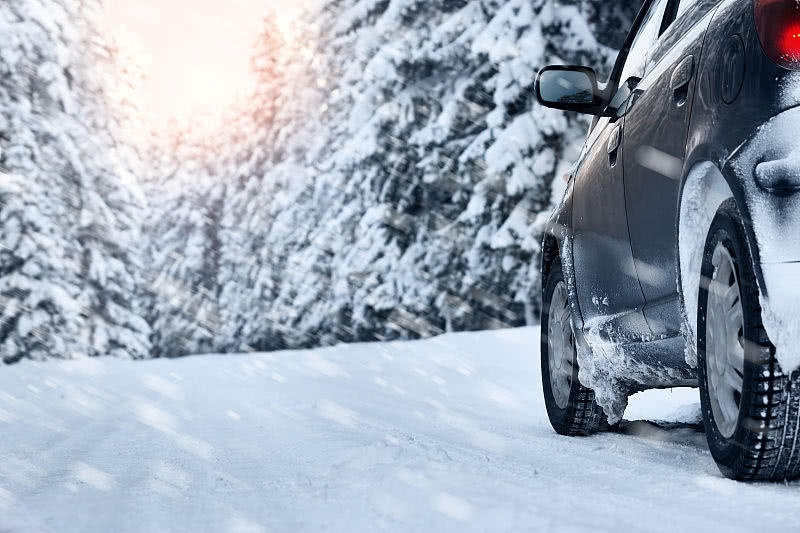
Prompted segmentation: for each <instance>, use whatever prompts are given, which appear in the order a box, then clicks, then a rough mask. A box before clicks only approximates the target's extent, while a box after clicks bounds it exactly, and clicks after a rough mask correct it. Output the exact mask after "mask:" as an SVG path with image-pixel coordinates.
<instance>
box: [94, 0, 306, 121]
mask: <svg viewBox="0 0 800 533" xmlns="http://www.w3.org/2000/svg"><path fill="white" fill-rule="evenodd" d="M290 3H291V2H290V0H105V2H104V4H105V9H106V17H107V23H108V25H109V29H110V31H111V33H112V35H113V36H115V37H116V38H117V39H119V40H120V42H121V44H123V45H124V46H126V47H127V48H129V49H130V48H139V50H140V53H139V54H137V55H142V56H144V57H143V58H142V59H143V60H144V61H143V67H144V68H145V72H146V74H147V76H148V80H147V82H146V83H145V86H144V87H143V88H142V91H143V94H142V95H141V98H142V101H143V104H144V106H146V108H147V110H146V111H148V112H149V113H148V114H154V115H155V116H156V117H157V120H161V119H162V118H166V117H167V116H168V115H170V114H173V113H174V114H176V115H178V116H184V117H185V116H187V115H189V114H192V113H195V112H204V113H214V112H215V111H218V110H219V109H220V108H222V107H224V106H225V105H226V104H227V103H229V102H231V101H232V100H233V99H235V97H236V95H237V94H240V93H242V92H243V91H244V90H246V88H247V86H248V83H249V79H250V76H249V70H248V69H249V59H250V50H251V46H252V44H253V42H254V40H255V38H256V37H257V35H258V32H259V28H260V22H261V18H262V16H263V14H264V12H265V9H266V8H271V9H272V10H273V11H274V12H278V13H279V16H291V15H290V13H291V12H292V9H291V8H288V7H287V6H288V5H290ZM294 3H295V4H296V3H297V2H294ZM279 22H282V21H279Z"/></svg>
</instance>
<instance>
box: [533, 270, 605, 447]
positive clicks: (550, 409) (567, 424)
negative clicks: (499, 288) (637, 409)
mask: <svg viewBox="0 0 800 533" xmlns="http://www.w3.org/2000/svg"><path fill="white" fill-rule="evenodd" d="M563 281H564V276H563V274H562V271H561V261H560V260H559V258H558V257H556V258H555V260H554V261H553V265H552V267H551V268H550V272H549V274H548V276H547V279H546V280H545V283H544V291H543V302H542V303H543V305H542V315H541V328H542V329H541V359H542V361H541V362H542V389H543V392H544V403H545V407H546V408H547V416H548V417H549V418H550V424H551V425H552V426H553V429H555V430H556V432H557V433H559V434H561V435H567V436H588V435H592V434H594V433H597V432H598V431H599V430H600V429H601V428H602V427H604V426H605V425H606V417H605V414H604V413H603V409H602V408H601V407H600V406H599V405H597V402H596V401H595V396H594V391H592V390H591V389H588V388H586V387H584V386H583V385H581V384H580V381H578V362H577V358H576V359H575V361H574V364H573V367H572V385H571V388H570V393H569V400H568V402H567V406H566V408H564V409H562V408H560V407H559V406H558V404H557V403H556V400H555V397H554V395H553V389H552V386H551V383H550V363H549V356H548V354H549V343H548V337H547V335H548V328H549V324H550V303H551V300H552V297H553V292H554V291H555V289H556V287H557V286H558V284H559V282H563ZM573 344H574V343H573ZM562 403H563V402H562Z"/></svg>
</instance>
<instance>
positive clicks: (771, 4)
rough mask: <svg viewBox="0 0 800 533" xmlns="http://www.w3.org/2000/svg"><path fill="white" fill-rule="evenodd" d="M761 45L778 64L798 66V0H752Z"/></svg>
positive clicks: (799, 23) (797, 68)
mask: <svg viewBox="0 0 800 533" xmlns="http://www.w3.org/2000/svg"><path fill="white" fill-rule="evenodd" d="M755 6H756V29H757V30H758V37H759V39H761V46H763V47H764V51H765V52H766V53H767V55H768V56H769V58H770V59H772V60H773V61H774V62H775V63H777V64H778V65H780V66H782V67H785V68H789V69H793V70H800V0H755Z"/></svg>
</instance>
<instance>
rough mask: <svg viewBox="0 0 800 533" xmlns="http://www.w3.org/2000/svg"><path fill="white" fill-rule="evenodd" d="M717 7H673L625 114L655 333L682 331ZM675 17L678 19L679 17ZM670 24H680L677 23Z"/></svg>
mask: <svg viewBox="0 0 800 533" xmlns="http://www.w3.org/2000/svg"><path fill="white" fill-rule="evenodd" d="M715 3H716V0H681V2H680V4H679V3H678V1H677V0H669V5H668V6H667V12H666V16H665V20H664V21H663V23H662V27H661V30H660V33H661V35H660V37H659V38H658V39H657V40H656V42H654V43H653V45H652V47H651V49H650V50H649V52H648V54H647V58H646V61H645V64H644V65H643V67H644V68H643V70H642V71H641V77H642V80H641V81H640V82H639V84H638V85H637V86H636V89H635V91H634V98H633V99H632V101H631V105H629V106H628V108H627V110H626V115H625V132H624V139H623V153H624V156H623V165H624V175H625V202H626V205H627V213H628V226H629V228H630V241H631V248H632V250H633V257H634V262H635V265H636V272H637V276H638V279H639V282H640V283H641V287H642V292H643V293H644V297H645V300H646V306H645V309H644V314H645V317H646V318H647V322H648V324H649V326H650V329H651V331H652V333H654V334H656V335H666V336H674V335H678V334H679V332H680V324H681V320H680V301H679V299H678V284H677V280H678V274H677V252H678V250H677V238H676V235H677V229H676V228H677V214H678V196H679V194H680V183H681V176H682V175H683V170H684V169H683V160H684V157H685V149H686V139H687V134H688V129H689V118H690V113H691V108H692V101H693V97H694V89H695V81H696V75H695V74H696V72H697V69H698V66H699V61H700V54H701V53H702V48H703V38H704V36H705V33H706V30H707V29H708V26H709V23H710V21H711V16H712V15H713V10H712V9H711V7H712V6H713V5H714V4H715ZM672 14H674V15H672ZM671 18H675V20H674V22H673V21H672V20H671Z"/></svg>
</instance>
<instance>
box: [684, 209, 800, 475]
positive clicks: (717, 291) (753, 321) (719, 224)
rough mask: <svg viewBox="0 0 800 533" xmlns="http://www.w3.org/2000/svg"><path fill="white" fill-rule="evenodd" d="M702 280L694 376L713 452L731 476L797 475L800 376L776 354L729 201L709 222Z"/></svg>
mask: <svg viewBox="0 0 800 533" xmlns="http://www.w3.org/2000/svg"><path fill="white" fill-rule="evenodd" d="M701 279H702V280H704V281H703V282H701V284H700V294H699V300H698V313H697V352H698V374H699V382H700V400H701V405H702V411H703V423H704V425H705V429H706V437H707V439H708V445H709V449H710V450H711V454H712V456H713V457H714V460H715V461H716V462H717V465H718V466H719V468H720V470H721V471H722V473H723V474H725V475H726V476H728V477H730V478H734V479H747V480H783V479H792V478H797V477H800V439H798V438H797V437H798V430H800V418H799V417H798V415H799V414H800V378H798V373H797V372H795V373H794V374H793V376H792V377H791V378H790V377H789V376H786V375H785V374H784V373H783V372H782V371H781V369H780V365H779V364H778V362H777V361H776V359H775V349H774V347H773V346H772V344H771V343H770V341H769V338H768V336H767V333H766V331H765V330H764V325H763V323H762V320H761V306H760V300H759V288H758V283H757V281H756V276H755V271H754V268H753V258H752V255H751V254H750V249H749V248H748V246H747V241H746V237H745V233H744V228H743V227H742V223H741V217H740V215H739V214H738V212H737V211H736V209H735V207H734V206H732V205H725V206H724V207H723V208H721V209H720V211H719V212H718V213H717V216H716V218H715V219H714V221H713V223H712V225H711V230H710V232H709V236H708V239H707V240H706V247H705V253H704V257H703V266H702V277H701Z"/></svg>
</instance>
